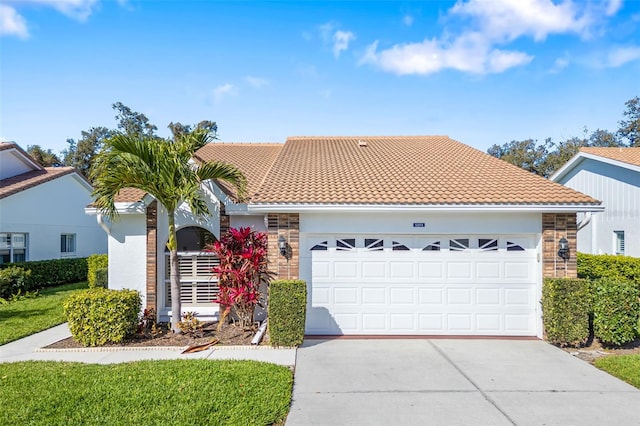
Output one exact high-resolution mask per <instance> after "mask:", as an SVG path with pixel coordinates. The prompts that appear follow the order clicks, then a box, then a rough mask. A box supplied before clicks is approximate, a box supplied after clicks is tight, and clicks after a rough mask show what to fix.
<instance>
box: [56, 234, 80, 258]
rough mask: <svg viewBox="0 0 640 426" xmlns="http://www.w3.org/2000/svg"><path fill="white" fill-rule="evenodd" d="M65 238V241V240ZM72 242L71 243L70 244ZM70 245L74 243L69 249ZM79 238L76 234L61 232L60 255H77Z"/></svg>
mask: <svg viewBox="0 0 640 426" xmlns="http://www.w3.org/2000/svg"><path fill="white" fill-rule="evenodd" d="M63 238H64V242H63ZM70 242H71V244H69V243H70ZM69 245H72V246H73V247H71V248H72V250H69ZM76 245H77V238H76V234H72V233H62V234H60V255H61V256H62V257H71V256H75V255H76ZM64 249H66V250H64Z"/></svg>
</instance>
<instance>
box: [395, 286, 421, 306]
mask: <svg viewBox="0 0 640 426" xmlns="http://www.w3.org/2000/svg"><path fill="white" fill-rule="evenodd" d="M389 293H390V295H391V297H390V299H391V305H413V304H414V303H415V300H416V299H415V296H414V288H413V287H404V288H403V287H400V288H391V289H390V290H389Z"/></svg>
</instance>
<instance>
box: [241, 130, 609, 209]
mask: <svg viewBox="0 0 640 426" xmlns="http://www.w3.org/2000/svg"><path fill="white" fill-rule="evenodd" d="M361 145H365V146H361ZM251 204H421V205H443V204H444V205H448V204H459V205H469V204H499V205H501V204H524V205H535V204H558V205H561V204H591V205H594V204H595V205H597V204H600V202H599V201H597V200H595V199H593V198H591V197H589V196H587V195H584V194H582V193H579V192H577V191H574V190H572V189H570V188H567V187H565V186H562V185H560V184H557V183H554V182H551V181H549V180H547V179H544V178H542V177H540V176H537V175H534V174H532V173H529V172H527V171H525V170H522V169H520V168H518V167H516V166H514V165H511V164H509V163H507V162H505V161H502V160H499V159H497V158H494V157H492V156H490V155H488V154H485V153H483V152H482V151H479V150H477V149H475V148H472V147H470V146H468V145H465V144H462V143H460V142H457V141H455V140H453V139H450V138H448V137H446V136H398V137H395V136H381V137H290V138H288V139H287V143H286V144H285V145H284V147H283V148H282V150H281V151H280V153H279V155H278V157H277V158H276V160H275V162H274V163H273V165H272V167H271V169H270V171H269V173H268V174H267V176H266V177H265V179H264V183H263V184H262V185H261V186H260V188H259V191H258V193H257V194H256V195H254V197H253V198H252V201H251Z"/></svg>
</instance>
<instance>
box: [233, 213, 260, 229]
mask: <svg viewBox="0 0 640 426" xmlns="http://www.w3.org/2000/svg"><path fill="white" fill-rule="evenodd" d="M230 219H231V221H230V222H231V223H230V225H231V227H232V228H251V229H253V230H254V231H257V232H267V225H266V224H265V217H264V215H246V216H244V215H242V216H231V218H230Z"/></svg>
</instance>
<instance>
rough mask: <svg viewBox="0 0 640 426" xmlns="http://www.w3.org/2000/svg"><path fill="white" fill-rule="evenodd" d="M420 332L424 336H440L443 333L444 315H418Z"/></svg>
mask: <svg viewBox="0 0 640 426" xmlns="http://www.w3.org/2000/svg"><path fill="white" fill-rule="evenodd" d="M418 318H419V322H420V331H423V332H425V333H426V334H440V333H442V332H443V331H444V314H420V315H418Z"/></svg>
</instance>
